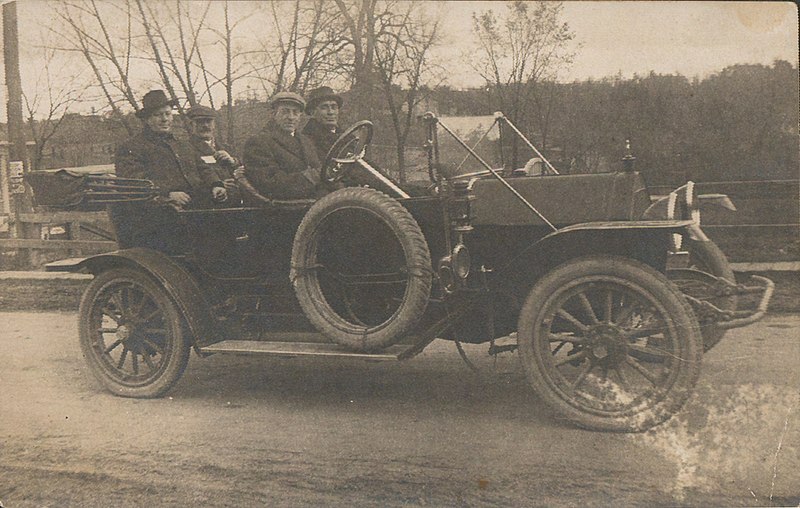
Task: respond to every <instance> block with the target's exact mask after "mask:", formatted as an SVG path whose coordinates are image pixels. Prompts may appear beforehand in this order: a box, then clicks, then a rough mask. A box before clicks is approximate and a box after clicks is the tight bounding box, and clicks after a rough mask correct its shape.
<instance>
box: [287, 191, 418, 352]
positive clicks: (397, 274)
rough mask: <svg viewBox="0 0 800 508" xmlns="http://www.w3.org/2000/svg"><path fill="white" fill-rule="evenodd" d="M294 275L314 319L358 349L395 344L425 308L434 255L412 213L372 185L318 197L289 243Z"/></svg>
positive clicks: (329, 333)
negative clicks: (291, 243)
mask: <svg viewBox="0 0 800 508" xmlns="http://www.w3.org/2000/svg"><path fill="white" fill-rule="evenodd" d="M290 277H291V281H292V285H293V286H294V290H295V294H296V295H297V299H298V301H299V302H300V306H301V307H302V308H303V311H304V312H305V315H306V317H307V318H308V319H309V321H310V322H311V324H312V325H313V326H314V327H315V328H316V329H318V330H319V331H320V332H321V333H323V334H324V335H326V336H327V337H328V338H329V339H331V340H332V341H333V342H335V343H337V344H340V345H343V346H347V347H348V348H351V349H353V350H356V351H363V352H367V351H375V350H380V349H383V348H386V347H388V346H390V345H392V344H395V343H397V342H398V341H399V340H400V339H402V338H403V337H404V336H405V335H406V334H408V333H409V332H411V331H412V330H413V329H414V327H415V326H416V325H417V323H418V322H419V320H420V318H421V317H422V315H423V314H424V313H425V308H426V307H427V305H428V299H429V297H430V292H431V280H432V277H433V270H432V269H431V255H430V251H429V250H428V244H427V242H426V241H425V237H424V236H423V234H422V231H421V229H420V227H419V224H417V221H416V220H414V217H412V216H411V214H410V213H409V212H408V210H406V209H405V208H404V207H403V206H402V205H401V204H400V203H398V202H397V201H396V200H394V199H392V198H390V197H389V196H387V195H386V194H383V193H382V192H379V191H377V190H375V189H370V188H365V187H350V188H345V189H341V190H338V191H335V192H332V193H331V194H328V195H327V196H325V197H323V198H322V199H320V200H319V201H317V202H316V203H315V204H314V205H313V206H312V207H311V208H310V209H309V210H308V212H307V213H306V215H305V217H304V218H303V221H302V222H301V223H300V227H299V228H298V230H297V233H296V235H295V238H294V244H293V246H292V269H291V274H290Z"/></svg>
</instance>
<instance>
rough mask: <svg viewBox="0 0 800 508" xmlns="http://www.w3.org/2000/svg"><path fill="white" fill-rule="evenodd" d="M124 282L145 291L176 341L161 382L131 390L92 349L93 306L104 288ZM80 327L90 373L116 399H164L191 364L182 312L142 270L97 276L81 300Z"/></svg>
mask: <svg viewBox="0 0 800 508" xmlns="http://www.w3.org/2000/svg"><path fill="white" fill-rule="evenodd" d="M120 280H125V281H129V282H133V283H134V284H137V285H139V286H141V287H142V288H144V290H145V291H146V292H148V293H149V295H150V296H151V297H152V298H153V300H154V302H155V303H156V304H157V305H158V306H159V307H160V308H161V310H162V311H163V313H164V315H165V319H166V320H168V321H169V323H168V326H169V327H170V337H171V338H172V340H171V344H170V345H171V346H172V347H171V348H170V354H169V355H168V356H167V357H166V366H165V368H164V369H163V370H162V372H161V373H160V374H159V376H158V377H157V378H155V379H153V380H152V382H150V383H149V384H147V385H143V386H136V387H131V386H125V385H123V384H119V383H118V382H116V380H114V379H113V378H111V377H110V376H109V375H108V374H107V373H106V372H105V371H104V370H103V367H102V366H101V363H100V360H99V359H98V358H97V356H96V353H95V351H94V349H93V348H92V336H91V333H90V327H91V322H90V320H91V312H92V304H93V303H94V301H95V299H96V298H97V296H98V295H99V294H100V292H101V291H102V290H103V288H105V287H106V286H107V285H109V284H111V283H114V282H119V281H120ZM78 327H79V331H80V344H81V351H82V353H83V357H84V359H85V360H86V363H87V365H88V366H89V370H90V371H91V372H92V374H93V375H94V377H95V378H96V379H97V380H98V381H99V382H100V383H101V384H102V385H103V386H104V387H105V388H106V389H107V390H108V391H109V392H111V393H113V394H114V395H118V396H121V397H131V398H141V399H150V398H157V397H161V396H163V395H164V394H165V393H167V392H168V391H169V390H170V389H171V388H172V387H173V386H174V385H175V383H176V382H178V380H179V379H180V378H181V376H182V375H183V372H184V370H186V365H187V364H188V362H189V353H190V350H191V348H190V346H189V344H188V342H187V341H186V339H185V336H184V325H183V318H182V315H181V312H180V310H179V309H178V307H177V306H176V305H175V303H174V302H173V301H172V299H171V298H170V297H169V295H168V294H167V292H166V291H165V290H164V289H163V288H162V287H161V286H159V285H158V284H157V283H156V282H155V281H154V280H153V278H152V277H151V276H150V275H149V274H147V273H145V272H143V271H142V270H137V269H133V268H115V269H111V270H108V271H105V272H102V273H100V274H98V275H97V276H95V278H94V279H93V280H92V282H91V283H90V284H89V286H88V287H87V288H86V291H84V293H83V296H82V297H81V303H80V307H79V310H78Z"/></svg>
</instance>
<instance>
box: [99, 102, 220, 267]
mask: <svg viewBox="0 0 800 508" xmlns="http://www.w3.org/2000/svg"><path fill="white" fill-rule="evenodd" d="M174 106H175V103H174V101H170V100H169V99H167V96H166V94H165V93H164V92H163V90H152V91H150V92H148V93H147V94H145V96H144V99H143V101H142V109H140V110H139V111H137V112H136V116H137V117H138V118H140V119H141V120H142V122H143V123H144V128H143V129H142V132H141V133H139V134H137V135H136V136H134V137H132V138H131V139H129V140H127V141H125V142H124V143H122V144H120V145H119V146H118V147H117V152H116V156H115V159H114V167H115V172H116V174H117V176H120V177H124V178H140V179H146V180H150V181H151V182H153V183H154V184H155V186H156V187H157V188H158V189H159V192H160V195H159V199H160V203H166V204H168V205H171V207H172V208H174V209H184V208H205V207H209V206H211V205H212V204H213V203H214V202H215V201H223V200H225V199H226V197H227V191H226V190H225V186H224V185H223V183H222V181H220V179H219V178H218V177H217V175H216V174H215V173H214V171H213V170H212V169H211V168H210V167H209V166H208V165H206V164H205V163H203V161H202V160H201V159H200V156H199V155H198V154H197V153H196V152H195V151H194V149H193V148H192V147H191V146H190V145H189V144H188V143H186V142H185V141H180V140H178V139H177V138H175V136H174V135H173V134H172V132H171V129H172V108H173V107H174ZM160 203H157V202H145V203H125V204H122V205H121V206H115V207H114V208H113V209H112V214H113V215H115V222H117V225H118V236H119V237H120V238H119V241H120V244H121V246H122V247H125V246H127V245H125V244H129V245H137V246H147V247H151V248H155V249H159V250H165V251H174V250H176V249H177V248H178V247H179V246H180V242H181V239H179V238H177V237H183V232H182V230H183V228H181V227H179V226H178V225H177V224H176V222H177V220H176V217H175V215H174V211H172V210H171V209H170V208H169V207H168V206H164V205H163V204H160ZM120 229H121V231H119V230H120Z"/></svg>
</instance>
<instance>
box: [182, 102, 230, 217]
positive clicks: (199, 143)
mask: <svg viewBox="0 0 800 508" xmlns="http://www.w3.org/2000/svg"><path fill="white" fill-rule="evenodd" d="M186 117H187V118H188V119H189V128H190V135H189V144H190V145H192V147H193V148H194V149H195V151H197V153H198V154H199V155H200V157H201V158H202V159H203V162H205V163H206V164H208V165H209V166H211V168H212V169H213V170H214V172H215V173H216V174H217V177H218V178H219V179H220V180H222V183H223V184H225V189H226V190H227V191H228V199H227V200H226V201H225V202H223V203H221V206H237V205H239V204H241V199H240V197H239V189H238V188H237V186H236V182H235V181H234V178H233V171H234V170H235V169H236V168H237V167H239V165H240V163H239V161H238V160H237V159H236V158H235V157H233V156H232V155H231V151H230V150H228V148H227V147H225V146H224V145H222V144H221V143H219V142H218V141H217V137H216V133H217V126H216V119H217V113H216V112H215V111H214V110H213V109H211V108H209V107H206V106H202V105H199V104H197V105H195V106H192V107H191V108H190V109H189V111H187V112H186Z"/></svg>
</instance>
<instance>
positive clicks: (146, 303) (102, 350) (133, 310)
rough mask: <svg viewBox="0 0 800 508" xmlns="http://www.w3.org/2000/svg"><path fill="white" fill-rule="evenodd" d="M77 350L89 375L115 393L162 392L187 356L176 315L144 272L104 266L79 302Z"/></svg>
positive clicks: (180, 370) (145, 394) (175, 377)
mask: <svg viewBox="0 0 800 508" xmlns="http://www.w3.org/2000/svg"><path fill="white" fill-rule="evenodd" d="M79 314H80V317H79V319H80V323H79V325H80V342H81V350H82V351H83V355H84V357H85V358H86V362H87V364H88V365H89V368H90V369H91V371H92V374H94V376H95V377H96V378H97V379H98V380H99V381H100V382H101V383H102V384H103V386H105V388H106V389H108V390H109V391H110V392H111V393H113V394H115V395H120V396H123V397H136V398H152V397H160V396H162V395H164V394H165V393H166V392H167V391H168V390H169V389H170V388H171V387H172V386H173V385H174V384H175V383H176V382H177V381H178V379H179V378H180V377H181V375H182V374H183V371H184V369H185V368H186V364H187V363H188V360H189V345H188V344H187V342H186V341H185V339H184V336H183V330H182V319H181V314H180V311H179V310H178V308H177V307H176V306H175V304H174V303H173V302H172V300H171V299H170V297H169V296H168V295H167V293H166V292H165V291H164V289H162V288H161V287H160V286H159V285H158V284H156V283H155V282H154V281H153V279H152V278H150V276H149V275H147V274H146V273H144V272H142V271H140V270H135V269H129V268H119V269H113V270H108V271H106V272H103V273H101V274H99V275H98V276H97V277H95V278H94V280H93V281H92V282H91V284H89V287H88V288H87V289H86V292H85V293H84V294H83V298H82V299H81V305H80V311H79Z"/></svg>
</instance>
